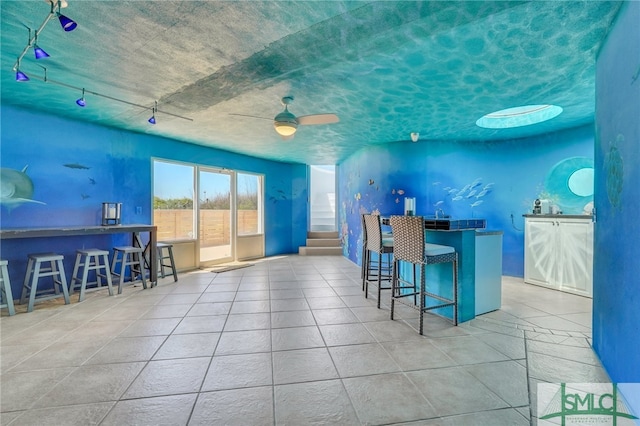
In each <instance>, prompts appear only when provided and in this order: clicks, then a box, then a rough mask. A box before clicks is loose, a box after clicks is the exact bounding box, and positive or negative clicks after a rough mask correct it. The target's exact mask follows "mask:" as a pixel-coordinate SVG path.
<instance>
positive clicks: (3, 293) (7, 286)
mask: <svg viewBox="0 0 640 426" xmlns="http://www.w3.org/2000/svg"><path fill="white" fill-rule="evenodd" d="M8 266H9V261H7V260H0V308H7V310H8V311H9V315H15V314H16V308H15V306H14V305H13V292H12V291H11V281H10V280H9V267H8Z"/></svg>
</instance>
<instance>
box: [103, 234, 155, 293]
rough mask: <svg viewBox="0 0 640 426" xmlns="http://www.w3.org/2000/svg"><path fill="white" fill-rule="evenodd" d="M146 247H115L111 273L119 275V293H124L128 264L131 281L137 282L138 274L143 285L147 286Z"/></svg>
mask: <svg viewBox="0 0 640 426" xmlns="http://www.w3.org/2000/svg"><path fill="white" fill-rule="evenodd" d="M143 257H144V249H143V248H142V247H134V246H120V247H114V248H113V258H112V259H111V275H113V276H116V277H119V278H120V279H119V280H118V294H121V293H122V285H123V284H124V280H125V278H126V271H127V266H128V267H129V279H130V281H131V283H133V282H135V281H136V280H135V278H136V276H139V277H140V280H141V281H142V287H143V288H145V289H146V288H147V280H146V279H145V277H144V275H145V268H144V264H143V262H144V259H143ZM118 263H119V264H120V272H118V270H117V268H118Z"/></svg>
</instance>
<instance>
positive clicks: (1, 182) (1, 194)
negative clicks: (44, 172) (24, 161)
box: [0, 165, 45, 209]
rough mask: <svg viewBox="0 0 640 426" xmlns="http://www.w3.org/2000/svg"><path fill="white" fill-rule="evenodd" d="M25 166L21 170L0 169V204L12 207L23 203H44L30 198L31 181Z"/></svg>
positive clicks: (31, 192) (31, 194)
mask: <svg viewBox="0 0 640 426" xmlns="http://www.w3.org/2000/svg"><path fill="white" fill-rule="evenodd" d="M27 167H29V166H28V165H27V166H24V168H23V169H22V170H15V169H7V168H4V167H3V168H1V169H0V204H2V205H3V206H5V207H7V208H8V209H13V208H16V207H18V206H19V205H20V204H24V203H37V204H45V203H43V202H42V201H36V200H32V199H31V197H32V196H33V182H32V181H31V178H30V177H29V176H27Z"/></svg>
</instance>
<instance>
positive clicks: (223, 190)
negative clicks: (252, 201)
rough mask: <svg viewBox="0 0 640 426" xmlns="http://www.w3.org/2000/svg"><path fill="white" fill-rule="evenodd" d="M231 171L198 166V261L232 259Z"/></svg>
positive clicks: (212, 262) (207, 262)
mask: <svg viewBox="0 0 640 426" xmlns="http://www.w3.org/2000/svg"><path fill="white" fill-rule="evenodd" d="M233 178H234V176H233V173H231V172H229V171H224V170H216V169H207V168H204V167H200V168H199V171H198V188H199V190H198V207H199V209H198V210H199V214H198V224H199V226H198V230H199V235H198V237H199V241H200V265H203V264H204V265H207V264H215V263H220V262H224V261H230V260H233V259H234V245H233V242H234V241H235V235H234V234H235V232H234V230H235V223H234V215H233V214H231V212H232V211H233V210H235V209H234V205H235V200H234V197H233V191H232V188H234V186H235V185H234V182H233V180H234V179H233Z"/></svg>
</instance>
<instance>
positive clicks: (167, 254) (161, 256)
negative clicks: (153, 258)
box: [157, 243, 178, 282]
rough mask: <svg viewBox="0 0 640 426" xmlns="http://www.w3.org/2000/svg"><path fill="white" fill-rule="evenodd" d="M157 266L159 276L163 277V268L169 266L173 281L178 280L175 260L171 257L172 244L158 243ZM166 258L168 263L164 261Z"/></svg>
mask: <svg viewBox="0 0 640 426" xmlns="http://www.w3.org/2000/svg"><path fill="white" fill-rule="evenodd" d="M157 247H158V266H159V267H160V276H161V277H162V278H164V277H165V273H164V268H170V269H171V272H172V273H173V281H174V282H176V281H178V272H177V271H176V262H175V261H174V259H173V244H169V243H158V244H157ZM166 260H168V261H169V263H165V261H166Z"/></svg>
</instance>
